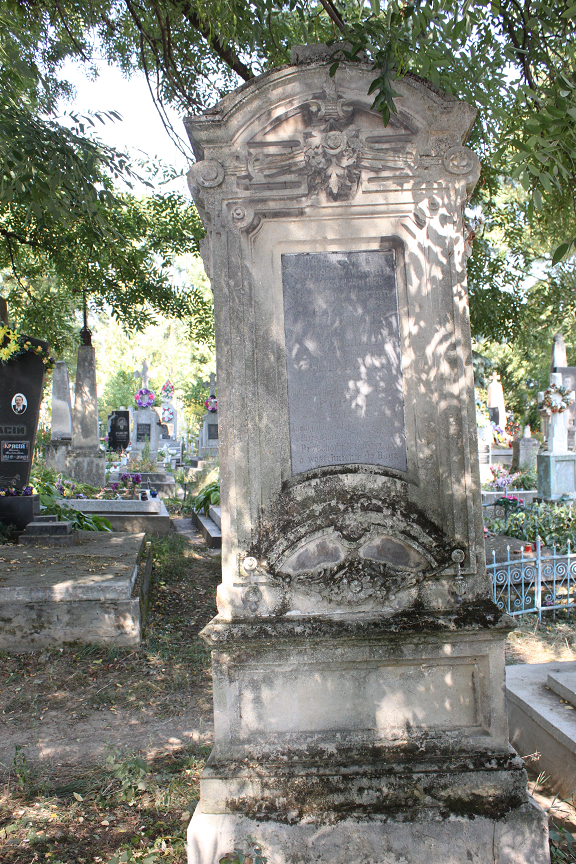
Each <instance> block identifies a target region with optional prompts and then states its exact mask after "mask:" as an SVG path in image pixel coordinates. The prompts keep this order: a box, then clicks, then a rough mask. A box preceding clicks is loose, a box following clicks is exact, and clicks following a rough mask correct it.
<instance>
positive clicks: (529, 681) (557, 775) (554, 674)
mask: <svg viewBox="0 0 576 864" xmlns="http://www.w3.org/2000/svg"><path fill="white" fill-rule="evenodd" d="M575 681H576V662H575V661H570V662H567V663H556V662H554V663H531V664H525V665H519V666H507V667H506V694H507V701H508V725H509V729H510V743H511V744H512V746H513V747H514V748H515V749H516V750H517V751H518V753H520V755H521V756H530V755H532V754H539V758H537V759H536V760H535V762H534V764H535V766H536V767H537V769H538V770H539V771H544V772H545V773H546V774H548V775H549V776H550V785H551V788H552V789H553V790H554V791H555V792H557V793H558V794H560V795H561V796H562V797H570V796H572V794H573V793H574V791H576V709H573V705H572V702H573V701H574V693H573V690H572V687H573V685H574V682H575ZM559 690H561V691H562V692H563V693H565V695H564V696H563V695H561V693H559V692H558V691H559ZM561 699H566V700H567V701H561Z"/></svg>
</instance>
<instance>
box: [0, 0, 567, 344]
mask: <svg viewBox="0 0 576 864" xmlns="http://www.w3.org/2000/svg"><path fill="white" fill-rule="evenodd" d="M575 20H576V5H574V4H573V0H560V2H556V3H554V4H552V3H551V2H546V0H523V2H521V3H519V2H517V0H456V2H454V0H370V2H369V3H366V2H364V3H358V2H352V0H338V2H336V0H287V2H286V0H282V2H281V0H250V2H249V3H248V2H246V0H202V2H200V0H75V2H71V0H5V2H4V4H3V5H2V8H1V9H0V90H1V92H2V94H3V96H5V97H6V98H3V100H2V107H1V108H0V160H1V164H2V175H1V177H0V239H1V240H2V247H3V253H2V254H3V255H4V259H5V260H6V258H9V259H10V264H11V266H14V265H19V266H20V267H21V268H24V269H25V265H26V260H27V251H26V249H27V248H29V249H32V250H33V251H34V254H36V253H37V250H38V249H42V255H45V256H46V261H47V262H48V263H49V267H50V268H51V270H53V271H54V273H55V275H56V277H57V278H63V274H64V275H65V276H66V279H67V280H68V278H69V276H70V274H71V272H72V268H73V267H76V268H77V267H79V271H78V272H81V273H82V274H86V273H88V274H89V278H90V280H91V281H90V290H91V292H92V296H93V297H94V298H100V300H101V301H102V302H104V301H105V302H108V303H110V304H111V305H112V307H113V309H114V310H115V314H118V315H121V316H125V315H126V316H128V317H127V320H129V321H130V323H131V324H134V323H135V322H136V321H137V320H138V315H137V314H132V317H131V318H130V311H129V310H130V309H134V308H136V307H134V305H133V304H134V303H135V302H136V303H138V302H140V303H145V302H148V303H150V304H152V306H153V305H154V302H155V300H154V298H155V297H156V296H157V297H158V298H159V301H158V304H159V305H162V304H164V303H167V304H168V307H167V308H169V309H170V310H172V311H173V313H174V314H183V306H182V302H183V298H182V297H180V296H179V295H178V292H173V293H171V294H170V291H169V286H167V284H166V282H165V281H164V279H163V274H162V272H157V271H156V270H154V268H153V267H152V269H150V268H148V270H147V271H146V268H144V270H145V271H146V272H143V273H142V276H141V278H140V277H139V278H134V279H132V280H130V279H127V270H128V267H135V266H139V267H140V268H141V270H142V267H143V262H144V260H146V261H148V262H151V261H152V260H153V258H152V257H150V256H152V254H153V253H152V247H153V242H152V237H151V233H150V232H149V230H148V227H147V226H149V225H150V222H148V221H147V219H148V217H150V215H151V214H150V210H149V207H148V205H146V206H144V205H141V206H136V205H134V206H131V205H129V204H128V202H127V200H126V198H124V199H123V198H122V196H120V195H119V194H118V193H117V192H115V191H114V187H113V185H112V184H113V182H116V183H117V182H118V181H119V180H121V179H122V178H123V179H124V180H125V181H126V182H127V183H130V182H131V179H132V176H133V169H131V167H130V166H129V164H128V163H127V161H126V159H125V158H124V157H122V155H121V154H117V153H114V152H113V151H111V150H110V149H108V148H106V147H104V146H103V145H101V144H99V143H95V142H94V140H93V139H91V138H90V137H89V136H87V135H86V132H87V128H86V124H87V123H88V122H93V123H96V122H98V117H94V118H92V119H91V120H86V119H82V118H75V120H74V118H73V121H72V123H71V124H70V122H69V120H68V127H66V125H63V123H62V122H60V121H59V120H58V119H57V118H56V117H55V115H54V111H55V106H56V104H57V99H58V98H59V97H60V96H61V95H62V93H63V92H64V93H66V92H69V90H70V85H68V84H66V83H63V82H61V81H59V80H58V76H57V73H58V70H59V68H60V66H61V64H62V62H63V60H64V59H65V58H67V57H72V58H75V59H76V60H79V61H82V62H84V63H85V64H86V66H87V67H88V68H90V66H91V64H92V63H93V58H94V57H96V56H97V55H103V56H104V57H105V59H106V60H108V62H111V63H114V64H117V65H118V66H120V68H121V69H122V70H123V71H124V72H125V73H126V74H127V75H129V74H132V72H133V71H134V70H139V71H141V72H142V73H143V74H144V75H145V76H146V79H147V81H148V86H149V89H150V93H151V96H152V98H153V100H154V101H155V103H156V105H157V107H158V110H159V111H160V112H161V113H162V112H163V110H164V107H165V106H166V105H167V104H171V105H173V106H175V107H177V108H178V109H180V110H185V111H188V112H193V113H197V112H199V111H202V110H205V109H206V108H207V107H208V106H209V105H210V104H211V103H212V102H214V101H215V100H216V99H218V98H220V97H221V96H222V95H223V93H224V92H226V91H228V90H230V89H231V88H233V87H234V86H237V84H238V83H239V82H241V81H242V80H250V78H252V77H253V76H254V75H256V74H259V73H260V72H262V71H265V70H266V69H269V68H271V67H272V66H275V65H278V64H281V63H284V62H287V61H288V60H289V56H290V48H291V46H292V45H294V44H302V43H311V42H325V41H330V40H336V39H338V40H344V41H346V42H347V43H348V45H349V49H347V51H346V57H347V59H348V60H349V61H351V62H354V61H356V60H359V59H360V58H367V59H368V60H369V61H370V62H371V63H372V66H373V72H374V83H373V87H372V93H373V98H374V105H375V107H376V108H377V109H378V110H379V111H381V112H382V115H383V118H384V121H385V122H387V120H388V119H389V116H390V114H391V113H392V112H394V111H395V107H394V96H395V91H394V82H395V80H396V79H397V78H398V77H399V76H401V75H403V74H404V73H405V72H407V71H410V72H414V73H416V74H418V75H421V76H423V77H425V78H428V79H429V80H430V81H431V82H432V84H434V85H435V86H437V87H441V88H443V89H445V90H446V91H447V92H449V93H451V94H453V95H454V96H457V97H460V98H464V99H467V100H468V101H470V102H471V103H473V104H475V105H476V106H477V107H478V109H479V114H478V120H477V122H476V124H475V126H474V128H473V130H472V134H471V137H470V145H471V146H472V147H473V148H474V149H475V150H476V151H477V152H478V154H479V155H480V157H481V159H482V161H483V166H484V167H483V172H482V177H481V181H480V184H479V187H478V189H477V193H476V197H475V199H474V202H473V203H474V204H475V205H476V207H477V212H478V213H480V214H481V217H480V218H479V219H478V223H477V224H476V226H473V228H474V230H475V231H476V234H477V239H476V244H475V252H474V255H473V256H472V258H471V259H470V263H469V267H470V298H471V306H472V317H473V325H474V327H475V331H476V332H477V333H478V334H480V335H491V336H492V337H493V338H502V337H507V338H513V336H514V333H515V332H518V330H519V329H522V327H524V326H525V323H526V320H525V315H526V305H527V298H528V295H527V293H526V292H527V289H526V282H525V276H526V274H527V273H528V272H529V271H530V269H531V268H532V269H533V267H534V262H536V261H544V262H546V263H547V265H550V264H551V263H552V261H551V259H552V258H553V263H554V264H557V263H558V262H560V261H561V260H562V258H565V257H566V256H570V255H571V254H572V253H573V252H574V251H575V238H576V211H575V209H574V208H575V204H574V195H573V188H574V185H575V182H576V167H575V166H576V62H575V27H574V22H575ZM336 65H337V60H336V59H335V60H334V64H333V69H332V71H334V70H335V67H336ZM100 119H102V120H105V119H106V117H105V116H104V115H101V116H100ZM169 131H170V132H171V134H172V135H177V132H176V131H175V130H171V129H170V130H169ZM181 145H182V147H185V146H186V145H185V144H184V143H183V142H181ZM510 183H511V184H512V186H510V185H509V184H510ZM507 184H508V185H507ZM511 189H515V190H516V194H515V195H511V194H509V193H510V191H511ZM162 200H163V201H164V199H162ZM173 203H175V202H168V205H167V206H168V212H165V213H164V215H165V216H166V220H167V222H170V219H171V218H172V217H174V218H175V217H176V211H174V210H173V209H171V207H172V204H173ZM180 205H181V206H180V209H179V211H178V212H179V213H180V214H181V216H182V219H181V221H180V222H179V223H178V225H177V227H178V228H179V229H180V231H181V234H180V236H181V238H182V243H183V244H184V245H186V243H190V244H192V246H191V247H190V248H192V247H193V245H194V243H195V242H196V240H197V238H198V231H199V226H198V225H197V223H194V222H193V220H191V219H190V212H186V208H185V206H184V204H183V203H182V202H180ZM158 206H160V204H159V205H158ZM146 210H147V212H144V211H146ZM177 210H178V208H177ZM160 221H162V220H160ZM176 221H178V220H176ZM128 223H130V226H129V225H128ZM192 226H193V227H192ZM131 229H132V230H131ZM186 229H187V230H188V234H187V233H186ZM140 230H143V235H144V236H143V238H142V239H141V241H139V242H136V243H135V235H136V234H138V231H140ZM177 233H178V232H177ZM52 236H53V237H55V238H57V239H58V244H59V245H60V246H61V244H62V243H63V242H64V243H66V246H67V247H69V248H74V245H76V246H77V245H79V244H83V245H85V246H86V248H87V249H88V250H90V252H89V254H86V253H83V254H80V253H79V252H78V253H76V252H73V253H70V252H68V251H67V253H66V255H65V256H63V257H64V258H65V259H66V260H65V261H62V260H61V262H60V263H61V265H62V267H61V269H60V270H57V262H56V261H55V257H56V256H55V254H54V252H52V253H50V250H49V248H48V247H49V245H50V238H51V237H52ZM175 236H176V235H171V238H170V239H171V240H173V239H174V237H175ZM123 238H124V239H125V240H126V244H125V245H126V246H128V245H129V244H134V243H135V245H136V251H134V252H133V254H132V257H131V261H130V262H129V264H128V263H127V266H126V267H122V265H121V261H120V260H119V255H118V254H117V253H118V250H119V249H120V248H121V246H122V242H123ZM68 240H70V242H68ZM164 242H165V245H164V246H162V244H160V248H159V249H157V250H156V252H155V253H154V254H156V255H157V256H162V255H167V256H168V258H170V256H171V255H172V254H175V253H174V250H173V249H172V248H171V247H170V244H169V243H168V238H167V237H166V236H165V235H164ZM31 243H35V244H43V245H40V246H36V247H34V246H30V244H31ZM176 245H178V243H176ZM17 247H22V249H21V250H19V251H18V252H17V254H16V252H15V249H16V248H17ZM103 247H105V251H103ZM146 252H148V253H149V255H148V258H146ZM30 254H31V253H30ZM38 255H40V253H39V252H38ZM12 258H14V259H16V258H18V260H15V261H14V262H13V261H12V260H11V259H12ZM156 260H158V259H156ZM563 268H564V269H563ZM14 269H15V270H16V271H17V269H18V268H17V266H14ZM552 272H553V280H552V282H554V280H556V281H557V282H558V284H562V285H567V284H568V282H569V272H570V265H567V267H564V265H561V267H560V269H559V270H554V271H552ZM567 274H568V275H567ZM567 280H568V281H567ZM541 281H542V280H541ZM552 282H551V283H550V291H551V294H550V296H552V294H553V289H552ZM542 284H544V282H542ZM167 292H168V294H167ZM197 299H199V298H197ZM191 303H192V312H193V313H198V311H199V310H198V309H195V307H194V303H195V301H194V299H192V301H191ZM200 311H201V310H200ZM196 320H199V318H198V314H196Z"/></svg>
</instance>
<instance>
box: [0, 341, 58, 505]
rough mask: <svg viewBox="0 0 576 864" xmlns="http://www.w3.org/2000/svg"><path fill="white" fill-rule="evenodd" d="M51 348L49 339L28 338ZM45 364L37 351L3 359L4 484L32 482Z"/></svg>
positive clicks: (0, 440) (0, 464)
mask: <svg viewBox="0 0 576 864" xmlns="http://www.w3.org/2000/svg"><path fill="white" fill-rule="evenodd" d="M28 341H29V342H31V343H32V345H34V346H38V345H40V346H41V347H42V348H43V349H44V351H48V348H49V346H48V343H47V342H41V341H40V340H39V339H31V338H29V339H28ZM44 374H45V367H44V363H43V361H42V357H40V356H38V355H37V354H31V353H27V354H20V355H19V356H18V357H16V358H14V359H13V360H9V361H8V362H7V363H0V487H8V486H14V487H16V488H17V489H21V488H22V487H23V486H27V485H28V481H29V479H30V468H31V467H32V453H33V451H34V442H35V440H36V430H37V428H38V415H39V413H40V403H41V402H42V393H43V389H44Z"/></svg>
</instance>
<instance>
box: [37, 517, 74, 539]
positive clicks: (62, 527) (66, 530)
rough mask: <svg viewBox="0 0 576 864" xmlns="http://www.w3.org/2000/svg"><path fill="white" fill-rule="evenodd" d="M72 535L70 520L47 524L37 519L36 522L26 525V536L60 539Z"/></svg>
mask: <svg viewBox="0 0 576 864" xmlns="http://www.w3.org/2000/svg"><path fill="white" fill-rule="evenodd" d="M71 533H72V522H69V521H68V520H65V521H62V522H52V521H50V522H45V521H44V520H40V519H35V520H34V522H29V523H28V525H26V534H33V535H36V536H46V537H48V536H50V537H59V536H61V535H65V534H71Z"/></svg>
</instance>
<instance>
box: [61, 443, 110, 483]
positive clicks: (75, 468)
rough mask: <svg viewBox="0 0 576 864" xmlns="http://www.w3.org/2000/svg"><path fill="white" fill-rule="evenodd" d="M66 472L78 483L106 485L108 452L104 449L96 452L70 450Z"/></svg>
mask: <svg viewBox="0 0 576 864" xmlns="http://www.w3.org/2000/svg"><path fill="white" fill-rule="evenodd" d="M66 473H67V474H68V476H69V477H71V478H72V479H73V480H76V482H77V483H88V484H89V485H90V486H100V487H102V486H105V485H106V454H105V453H104V451H103V450H99V451H97V452H96V453H81V452H80V453H79V452H78V451H74V450H72V451H70V452H69V454H68V458H67V460H66Z"/></svg>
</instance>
